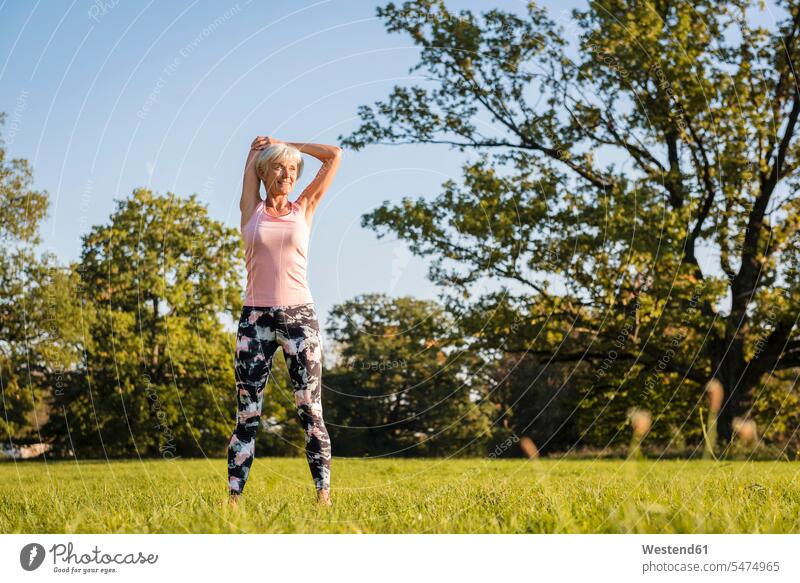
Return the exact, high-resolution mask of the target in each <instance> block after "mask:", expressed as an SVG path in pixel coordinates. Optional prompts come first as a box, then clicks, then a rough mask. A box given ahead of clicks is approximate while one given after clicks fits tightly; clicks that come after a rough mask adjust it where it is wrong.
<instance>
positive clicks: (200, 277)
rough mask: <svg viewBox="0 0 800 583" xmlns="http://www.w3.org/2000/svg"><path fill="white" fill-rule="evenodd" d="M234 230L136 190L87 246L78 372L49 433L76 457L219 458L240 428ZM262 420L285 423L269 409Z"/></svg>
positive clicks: (190, 205) (277, 409) (189, 201)
mask: <svg viewBox="0 0 800 583" xmlns="http://www.w3.org/2000/svg"><path fill="white" fill-rule="evenodd" d="M242 267H243V254H242V249H241V240H240V236H239V234H238V232H237V231H236V230H234V229H230V228H227V227H225V226H224V225H223V224H221V223H219V222H218V221H215V220H213V219H211V218H210V217H209V216H208V213H207V210H206V208H205V207H204V206H203V205H202V204H200V203H199V202H198V201H197V200H196V196H195V195H192V196H190V197H189V198H181V197H178V196H175V195H174V194H172V193H169V194H167V195H164V196H159V195H155V194H153V193H152V192H151V191H149V190H146V189H137V190H135V191H134V192H133V195H132V196H131V197H130V198H127V199H123V200H120V201H118V206H117V210H116V211H115V212H114V213H113V214H112V216H111V218H110V221H109V222H108V223H107V224H104V225H98V226H95V227H93V228H92V230H91V231H90V232H89V233H88V234H86V235H84V237H83V250H82V254H81V260H80V262H79V263H78V264H76V265H74V266H73V273H74V274H75V276H76V277H75V279H74V281H73V284H74V288H73V289H72V291H73V293H74V297H75V299H76V300H77V302H78V303H79V305H80V307H81V309H80V313H81V318H80V322H81V329H82V332H81V345H82V348H83V351H84V354H85V359H84V362H83V363H82V366H81V367H79V368H78V369H76V370H75V371H73V372H72V373H71V374H69V375H68V379H67V381H66V385H67V386H66V388H65V390H63V391H61V394H60V395H55V399H54V410H53V412H52V414H51V416H50V420H49V422H48V425H47V427H46V431H45V433H46V435H47V436H48V438H49V439H50V440H51V441H52V442H53V444H54V446H55V447H56V450H58V451H62V452H67V451H69V450H72V451H73V452H74V453H75V454H76V455H77V456H78V457H89V456H101V455H107V456H121V455H126V456H127V455H143V456H150V455H159V454H160V455H162V456H164V457H168V458H169V457H176V456H179V455H184V456H186V455H201V454H205V455H220V454H223V453H224V451H225V448H226V446H227V440H228V439H229V438H230V434H231V431H232V429H233V426H234V423H235V413H236V404H235V398H236V397H235V395H236V392H235V388H234V375H233V344H234V335H233V333H231V332H227V331H225V329H224V327H223V325H222V322H221V321H220V316H221V315H222V314H223V313H226V312H227V313H229V314H236V315H238V312H239V311H240V310H241V287H240V281H239V276H240V273H241V268H242ZM264 415H265V420H266V419H274V417H275V416H276V415H277V416H278V417H279V418H281V419H282V418H285V417H286V415H285V414H284V411H283V409H282V405H281V404H280V403H279V402H276V401H271V402H268V403H265V411H264Z"/></svg>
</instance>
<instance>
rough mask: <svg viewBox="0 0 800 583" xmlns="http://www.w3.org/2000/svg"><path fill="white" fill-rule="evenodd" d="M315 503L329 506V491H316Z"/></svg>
mask: <svg viewBox="0 0 800 583" xmlns="http://www.w3.org/2000/svg"><path fill="white" fill-rule="evenodd" d="M317 502H318V503H319V504H324V505H325V506H330V505H331V493H330V491H329V490H317Z"/></svg>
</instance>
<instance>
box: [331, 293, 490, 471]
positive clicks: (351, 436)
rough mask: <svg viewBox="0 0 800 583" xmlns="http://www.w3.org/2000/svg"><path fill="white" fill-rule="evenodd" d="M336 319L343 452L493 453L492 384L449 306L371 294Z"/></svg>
mask: <svg viewBox="0 0 800 583" xmlns="http://www.w3.org/2000/svg"><path fill="white" fill-rule="evenodd" d="M329 322H330V324H329V326H328V327H327V331H328V333H329V334H330V335H331V337H332V339H333V340H334V342H336V343H337V348H338V349H339V362H338V363H337V366H336V367H335V368H333V369H332V370H331V371H329V372H326V373H325V379H324V381H325V382H324V385H325V389H326V390H325V394H324V402H323V404H324V406H325V409H326V413H325V417H326V419H327V425H328V427H329V431H330V432H331V442H332V443H333V447H334V449H335V451H336V452H337V455H346V456H347V455H350V456H353V455H359V456H363V455H367V456H376V455H396V456H427V455H464V454H469V453H471V454H475V453H485V449H486V444H487V443H488V441H489V439H490V437H491V433H492V423H491V422H492V415H493V413H494V411H493V410H492V408H491V406H490V404H489V403H488V401H486V398H485V397H486V393H487V389H488V384H487V383H486V382H485V379H483V376H482V375H480V374H474V373H475V371H478V370H479V368H480V365H481V363H480V362H479V361H478V358H477V356H476V355H475V354H474V353H472V352H470V351H468V350H465V348H466V344H465V342H464V338H463V336H462V333H461V331H460V330H459V328H458V327H457V325H456V323H455V322H454V321H453V319H452V318H450V317H448V315H447V314H446V313H445V312H444V311H443V309H442V307H441V306H438V305H437V304H436V303H435V302H430V301H424V300H416V299H413V298H409V297H401V298H389V297H387V296H385V295H383V294H364V295H361V296H358V297H356V298H353V299H352V300H350V301H347V302H345V303H343V304H340V305H337V306H335V307H334V308H333V310H332V311H331V315H330V318H329Z"/></svg>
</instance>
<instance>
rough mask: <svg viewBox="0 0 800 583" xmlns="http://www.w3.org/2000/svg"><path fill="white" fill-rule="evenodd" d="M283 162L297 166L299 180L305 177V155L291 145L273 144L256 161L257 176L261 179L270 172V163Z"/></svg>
mask: <svg viewBox="0 0 800 583" xmlns="http://www.w3.org/2000/svg"><path fill="white" fill-rule="evenodd" d="M281 160H287V161H289V162H294V163H295V164H296V165H297V179H298V180H299V179H300V176H302V175H303V154H302V153H301V152H300V150H298V149H297V148H295V147H294V146H290V145H289V144H272V145H271V146H267V147H266V148H264V150H263V151H262V152H261V155H260V156H259V157H258V160H257V161H256V174H257V175H258V176H259V178H260V177H262V176H264V175H265V174H266V173H267V170H269V163H270V162H279V161H281Z"/></svg>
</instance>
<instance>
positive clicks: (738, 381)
mask: <svg viewBox="0 0 800 583" xmlns="http://www.w3.org/2000/svg"><path fill="white" fill-rule="evenodd" d="M715 357H716V358H715V362H716V365H715V367H714V369H715V370H716V371H717V373H716V375H715V376H716V377H717V379H719V381H720V382H721V383H722V388H723V389H724V391H725V394H724V395H723V399H722V407H721V408H720V411H719V414H718V416H717V431H718V435H719V438H720V441H721V444H722V445H723V446H727V444H728V443H730V440H731V438H732V436H733V419H734V418H735V417H737V416H740V415H741V414H742V411H743V410H744V402H745V401H746V399H747V396H748V393H749V391H750V388H751V387H748V386H745V385H744V384H743V381H744V379H743V371H744V367H745V364H746V363H745V362H744V342H743V340H742V338H741V337H734V338H733V339H732V340H731V339H730V338H727V339H726V340H725V341H723V342H719V343H718V344H717V346H716V347H715Z"/></svg>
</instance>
